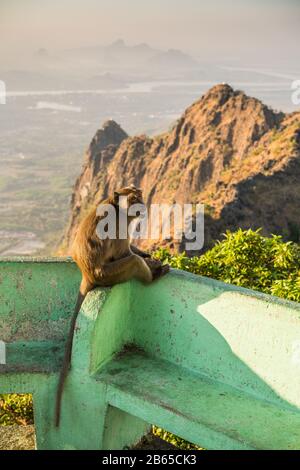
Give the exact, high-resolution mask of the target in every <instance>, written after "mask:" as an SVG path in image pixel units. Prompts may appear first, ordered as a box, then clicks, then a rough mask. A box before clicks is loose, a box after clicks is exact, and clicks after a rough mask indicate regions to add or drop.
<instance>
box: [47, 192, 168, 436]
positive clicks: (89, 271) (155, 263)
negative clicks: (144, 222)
mask: <svg viewBox="0 0 300 470" xmlns="http://www.w3.org/2000/svg"><path fill="white" fill-rule="evenodd" d="M120 196H123V197H124V196H125V197H126V198H127V205H128V209H129V208H130V207H131V206H132V205H134V204H143V198H142V191H141V190H140V189H138V188H136V187H135V186H134V185H131V186H129V187H125V188H122V189H119V190H118V191H115V192H114V195H113V196H111V197H108V198H107V199H105V200H104V201H102V204H110V205H112V206H113V207H114V208H115V211H116V220H117V221H118V220H119V217H118V216H119V213H120V211H122V210H123V211H124V208H122V207H121V205H120V204H119V199H120ZM126 210H127V209H126ZM126 215H127V214H126ZM102 217H103V216H99V215H97V208H93V209H92V210H91V211H90V213H89V214H88V215H87V216H86V217H85V218H84V219H83V220H82V222H81V223H80V225H79V227H78V230H77V233H76V236H75V239H74V242H73V245H72V248H71V255H72V257H73V259H74V261H75V262H76V264H77V266H78V267H79V269H80V271H81V275H82V279H81V284H80V288H79V292H78V298H77V302H76V305H75V309H74V313H73V315H72V318H71V322H70V327H69V333H68V337H67V341H66V345H65V353H64V358H63V364H62V368H61V371H60V375H59V381H58V387H57V393H56V405H55V426H56V427H58V426H59V422H60V410H61V401H62V395H63V390H64V383H65V380H66V378H67V375H68V371H69V369H70V366H71V355H72V345H73V338H74V330H75V324H76V320H77V317H78V313H79V311H80V308H81V305H82V303H83V301H84V299H85V297H86V295H87V294H88V292H90V291H91V290H93V289H94V288H95V287H98V286H100V287H110V286H113V285H115V284H118V283H122V282H126V281H128V280H130V279H133V278H135V279H138V280H140V281H142V282H143V283H145V284H149V283H151V282H152V281H154V280H155V279H158V278H159V277H161V276H164V275H165V274H166V273H167V272H168V271H169V266H168V265H162V263H161V262H160V261H159V260H154V259H152V258H151V257H150V255H149V254H148V253H145V252H144V251H142V250H140V249H139V248H137V247H135V246H133V245H132V244H130V239H129V235H128V226H129V224H130V222H132V221H133V220H134V219H135V218H137V216H128V215H127V238H126V239H121V238H118V228H119V226H118V222H117V224H116V225H117V227H116V228H117V230H116V239H114V240H112V239H109V238H106V239H101V238H100V237H99V236H98V235H97V232H96V229H97V225H98V223H99V221H100V220H101V218H102Z"/></svg>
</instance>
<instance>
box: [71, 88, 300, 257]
mask: <svg viewBox="0 0 300 470" xmlns="http://www.w3.org/2000/svg"><path fill="white" fill-rule="evenodd" d="M108 135H109V136H110V138H109V137H108ZM96 136H98V137H97V139H98V140H97V139H96V140H97V142H98V144H97V145H100V144H99V142H101V149H100V150H99V148H98V147H97V146H96V147H94V145H95V142H94V139H95V138H94V139H93V141H92V143H91V145H90V147H89V149H88V151H87V153H86V157H85V163H84V167H83V170H82V173H81V175H80V176H79V178H78V179H77V182H76V185H75V190H74V192H73V196H72V202H71V217H70V222H69V225H68V227H67V230H66V233H65V236H64V244H63V246H64V250H66V251H67V250H68V248H69V247H70V244H71V242H72V239H73V238H74V235H75V233H76V228H77V226H78V223H79V221H80V220H81V218H82V217H83V215H84V214H85V213H86V212H87V211H88V210H89V208H90V207H91V205H93V204H97V203H99V202H100V201H101V199H103V198H105V197H107V195H108V194H110V193H111V192H112V191H113V190H115V189H116V188H118V187H120V186H124V185H127V184H131V183H133V184H135V185H137V186H140V187H142V189H143V192H144V195H145V201H146V203H147V204H148V205H149V204H151V203H162V202H168V203H171V202H178V203H191V202H193V203H195V202H203V203H205V204H206V210H205V248H207V247H209V246H211V245H212V243H213V241H214V240H216V239H218V238H220V236H221V234H222V233H223V232H225V231H226V229H231V230H232V229H236V228H238V227H240V226H241V227H242V228H250V227H251V228H258V226H261V227H262V229H263V233H265V234H270V233H273V232H274V233H280V234H282V235H283V236H284V237H285V238H297V237H300V228H298V225H299V227H300V223H299V222H298V219H299V210H298V205H299V201H298V196H297V192H298V193H299V190H300V184H299V183H298V180H299V181H300V179H299V178H298V176H299V177H300V113H299V112H295V113H291V114H284V113H282V112H275V111H273V110H272V109H270V108H269V107H267V106H266V105H264V104H263V103H262V102H261V101H259V100H257V99H256V98H252V97H249V96H247V95H246V94H245V93H243V92H242V91H239V90H233V88H232V87H231V86H229V85H227V84H221V85H216V86H214V87H213V88H211V89H210V90H209V91H208V92H207V93H206V94H204V95H203V96H202V97H201V98H200V99H199V100H197V101H196V102H195V103H193V104H192V105H191V106H189V107H188V108H187V109H186V111H185V112H184V113H183V115H182V116H181V118H180V119H179V120H178V121H177V123H176V124H175V125H174V127H173V128H172V130H171V131H170V132H165V133H164V134H161V135H158V136H156V137H148V136H145V135H141V136H136V137H129V136H127V134H126V133H125V132H124V131H123V130H122V129H121V128H120V126H119V125H118V124H116V123H113V122H112V121H109V123H106V125H105V126H104V128H103V129H102V130H99V131H97V133H96ZM96 136H95V137H96ZM99 139H100V140H99ZM93 142H94V144H93ZM297 178H298V179H297ZM268 194H269V197H268ZM283 201H284V204H285V206H284V207H285V211H282V210H280V207H282V202H283ZM298 232H299V233H298ZM162 244H163V245H164V244H167V245H168V246H170V247H171V248H175V249H179V250H184V249H185V245H184V242H178V243H177V242H174V241H169V242H164V243H162ZM145 245H146V247H147V248H149V247H155V246H157V243H148V244H147V243H144V246H145Z"/></svg>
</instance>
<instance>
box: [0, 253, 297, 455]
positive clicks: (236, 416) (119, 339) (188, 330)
mask: <svg viewBox="0 0 300 470" xmlns="http://www.w3.org/2000/svg"><path fill="white" fill-rule="evenodd" d="M79 277H80V276H79V273H78V271H77V269H76V267H75V265H74V264H73V263H70V262H65V261H60V262H56V261H55V260H52V261H46V260H45V261H39V262H35V261H34V260H32V261H24V262H21V261H14V262H12V261H11V262H9V261H2V262H1V263H0V301H1V304H0V305H1V306H0V340H3V341H5V342H6V343H7V347H6V352H7V364H6V365H2V366H0V393H10V392H20V393H21V392H28V393H33V399H34V413H35V426H36V434H37V446H38V448H40V449H118V448H123V447H125V446H126V447H127V446H130V445H132V444H133V443H135V442H136V441H137V440H139V438H140V437H141V436H142V435H143V434H145V433H146V432H147V431H148V429H149V426H150V424H156V425H158V426H160V427H163V428H165V429H166V430H168V431H171V432H173V433H175V434H177V435H179V436H181V437H183V438H185V439H187V440H189V441H191V442H194V443H196V444H198V445H200V446H203V447H205V448H208V449H299V448H300V394H299V390H300V374H299V372H300V305H299V304H295V303H291V302H286V301H282V300H280V299H277V298H274V297H269V296H265V295H262V294H258V293H254V292H252V291H248V290H245V289H240V288H237V287H234V286H229V285H226V284H223V283H220V282H217V281H213V280H209V279H206V278H203V277H199V276H194V275H190V274H187V273H183V272H180V271H172V272H171V273H170V274H169V275H167V276H166V277H165V278H163V279H161V280H160V281H158V282H156V283H153V284H152V285H150V286H143V285H141V284H140V283H138V282H135V281H133V282H130V283H126V284H122V285H118V286H115V287H114V288H113V289H102V290H101V289H96V290H95V291H93V292H91V293H90V294H89V295H88V297H87V298H86V300H85V302H84V304H83V306H82V309H81V312H80V315H79V318H78V322H77V325H76V334H75V340H74V348H73V356H72V369H71V372H70V375H69V377H68V380H67V382H66V388H65V393H64V398H63V405H62V417H61V425H60V428H59V429H58V430H57V429H55V428H54V425H53V422H54V419H53V414H54V397H55V390H56V383H57V376H58V371H59V367H60V363H61V358H62V351H63V345H64V340H65V337H66V331H67V325H68V321H67V320H68V318H69V316H70V314H71V311H72V308H73V303H74V299H75V297H76V290H77V286H78V283H79Z"/></svg>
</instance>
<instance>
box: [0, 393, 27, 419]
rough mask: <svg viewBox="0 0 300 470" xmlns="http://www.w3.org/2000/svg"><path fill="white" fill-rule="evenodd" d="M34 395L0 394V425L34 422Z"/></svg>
mask: <svg viewBox="0 0 300 470" xmlns="http://www.w3.org/2000/svg"><path fill="white" fill-rule="evenodd" d="M32 423H33V406H32V396H31V395H27V394H22V395H20V394H16V393H12V394H10V395H0V425H1V426H9V425H12V424H21V425H26V424H32Z"/></svg>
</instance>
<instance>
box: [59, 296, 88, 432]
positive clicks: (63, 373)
mask: <svg viewBox="0 0 300 470" xmlns="http://www.w3.org/2000/svg"><path fill="white" fill-rule="evenodd" d="M85 296H86V294H82V293H81V292H79V293H78V298H77V302H76V307H75V310H74V313H73V316H72V318H71V324H70V329H69V334H68V338H67V342H66V346H65V353H64V359H63V364H62V368H61V370H60V374H59V381H58V386H57V391H56V403H55V427H58V426H59V422H60V411H61V401H62V396H63V391H64V385H65V381H66V378H67V375H68V372H69V370H70V367H71V356H72V346H73V338H74V330H75V325H76V320H77V317H78V313H79V310H80V307H81V305H82V302H83V301H84V298H85Z"/></svg>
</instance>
